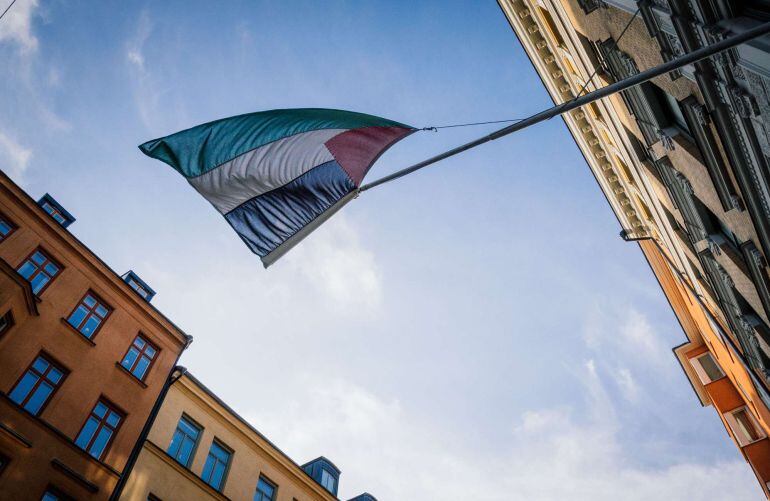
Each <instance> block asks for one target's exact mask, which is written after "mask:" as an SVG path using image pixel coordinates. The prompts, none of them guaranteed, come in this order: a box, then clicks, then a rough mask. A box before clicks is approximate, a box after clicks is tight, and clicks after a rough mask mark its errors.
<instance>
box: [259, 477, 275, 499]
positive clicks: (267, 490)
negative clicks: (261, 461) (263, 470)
mask: <svg viewBox="0 0 770 501" xmlns="http://www.w3.org/2000/svg"><path fill="white" fill-rule="evenodd" d="M275 491H276V488H275V484H273V483H272V482H270V481H269V480H267V479H266V478H265V477H263V476H261V475H260V477H259V482H257V492H255V493H254V500H253V501H273V498H274V497H275Z"/></svg>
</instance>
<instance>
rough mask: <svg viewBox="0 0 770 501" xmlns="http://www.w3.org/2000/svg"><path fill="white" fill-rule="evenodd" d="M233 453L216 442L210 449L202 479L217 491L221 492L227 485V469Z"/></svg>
mask: <svg viewBox="0 0 770 501" xmlns="http://www.w3.org/2000/svg"><path fill="white" fill-rule="evenodd" d="M231 455H232V453H231V452H230V451H229V450H228V449H227V448H226V447H225V446H224V445H222V444H220V443H219V442H217V441H216V440H214V441H213V442H212V443H211V449H209V456H208V457H207V458H206V464H205V465H204V466H203V474H202V475H201V478H202V479H203V481H204V482H206V483H207V484H209V485H210V486H211V487H213V488H214V489H216V490H221V489H222V486H223V485H224V483H225V476H226V475H227V467H228V465H229V464H230V456H231Z"/></svg>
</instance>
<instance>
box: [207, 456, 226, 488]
mask: <svg viewBox="0 0 770 501" xmlns="http://www.w3.org/2000/svg"><path fill="white" fill-rule="evenodd" d="M224 476H225V465H224V463H220V462H219V461H217V462H216V464H215V465H214V472H213V473H212V475H211V481H210V482H209V485H211V487H213V488H215V489H219V488H220V487H222V479H223V478H224Z"/></svg>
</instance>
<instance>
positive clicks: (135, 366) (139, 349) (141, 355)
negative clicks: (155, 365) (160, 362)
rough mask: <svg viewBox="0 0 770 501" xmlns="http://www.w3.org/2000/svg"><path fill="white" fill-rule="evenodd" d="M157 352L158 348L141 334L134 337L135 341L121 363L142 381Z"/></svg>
mask: <svg viewBox="0 0 770 501" xmlns="http://www.w3.org/2000/svg"><path fill="white" fill-rule="evenodd" d="M157 354H158V349H157V348H156V347H155V346H154V345H152V344H151V343H150V342H149V341H147V340H146V339H145V338H144V337H143V336H142V335H141V334H139V335H138V336H136V339H134V342H133V343H131V347H130V348H129V349H128V352H127V353H126V356H125V357H123V361H122V362H121V363H120V365H122V366H123V368H124V369H126V370H127V371H128V372H130V373H131V374H133V375H134V376H135V377H136V378H137V379H139V380H140V381H142V380H144V376H145V375H146V374H147V369H148V368H149V367H150V365H152V361H153V360H155V355H157Z"/></svg>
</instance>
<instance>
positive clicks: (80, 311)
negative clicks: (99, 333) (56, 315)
mask: <svg viewBox="0 0 770 501" xmlns="http://www.w3.org/2000/svg"><path fill="white" fill-rule="evenodd" d="M86 315H88V310H87V309H86V308H85V307H83V306H82V305H81V306H78V307H77V309H76V310H75V311H73V312H72V315H70V318H69V323H70V325H71V326H73V327H74V328H76V329H77V328H78V327H80V324H81V323H83V319H84V318H86Z"/></svg>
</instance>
